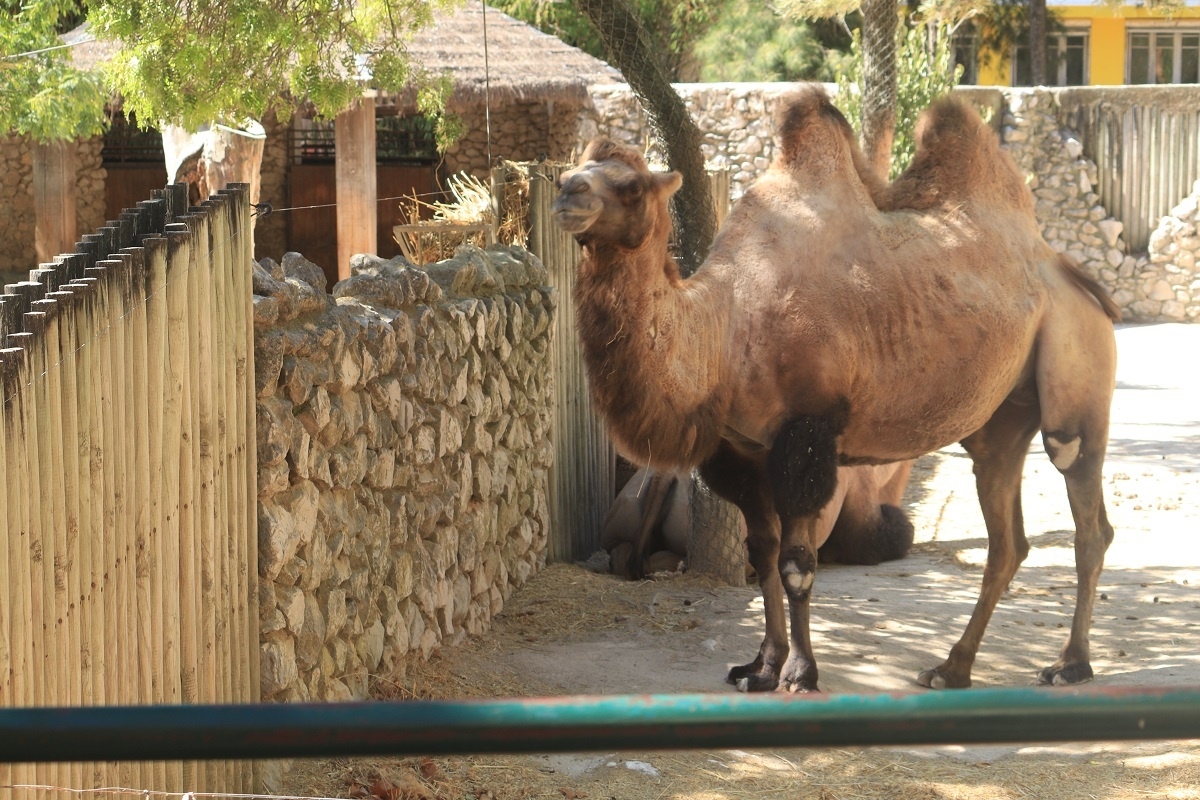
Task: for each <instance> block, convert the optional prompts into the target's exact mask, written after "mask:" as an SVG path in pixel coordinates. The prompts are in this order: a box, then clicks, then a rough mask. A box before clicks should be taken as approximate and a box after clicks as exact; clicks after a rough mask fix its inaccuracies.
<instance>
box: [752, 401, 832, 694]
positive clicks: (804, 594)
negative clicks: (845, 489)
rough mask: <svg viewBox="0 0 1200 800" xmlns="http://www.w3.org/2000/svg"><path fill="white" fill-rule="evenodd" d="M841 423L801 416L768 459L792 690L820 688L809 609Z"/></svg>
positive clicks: (784, 684) (783, 679)
mask: <svg viewBox="0 0 1200 800" xmlns="http://www.w3.org/2000/svg"><path fill="white" fill-rule="evenodd" d="M841 428H842V423H841V421H840V420H839V419H837V418H834V417H830V416H804V417H798V418H796V419H794V420H792V421H791V422H789V423H788V424H787V425H786V426H784V428H783V429H782V430H781V431H780V432H779V435H778V436H777V437H776V439H775V444H774V445H773V446H772V448H771V454H770V456H769V457H768V459H767V465H768V466H767V469H768V472H769V474H770V479H771V488H772V491H773V494H774V499H775V510H776V511H777V512H778V514H779V520H780V526H781V530H782V542H781V543H780V548H779V565H778V571H779V578H780V582H781V583H782V584H783V590H784V591H785V592H786V593H787V597H788V606H789V609H790V612H791V620H790V621H791V653H790V654H789V655H788V660H787V661H786V662H785V663H784V665H783V671H782V673H781V674H780V676H779V688H780V689H782V690H785V691H789V692H815V691H817V662H816V658H815V657H814V656H813V651H812V640H811V638H810V636H809V630H808V609H809V601H810V600H811V598H812V589H813V583H814V582H815V580H816V577H817V547H818V546H819V542H818V541H817V531H818V529H819V528H820V527H821V526H822V525H823V524H824V525H826V526H828V525H830V524H831V523H830V522H829V520H828V519H827V518H823V517H822V515H821V511H822V509H825V508H826V506H828V505H829V501H830V499H832V498H833V497H834V495H835V494H836V492H837V463H838V454H837V436H838V435H839V434H840V433H841Z"/></svg>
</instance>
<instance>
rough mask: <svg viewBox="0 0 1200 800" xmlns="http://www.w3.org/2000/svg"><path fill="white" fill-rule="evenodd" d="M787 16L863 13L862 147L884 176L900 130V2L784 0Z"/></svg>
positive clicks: (808, 16) (884, 0)
mask: <svg viewBox="0 0 1200 800" xmlns="http://www.w3.org/2000/svg"><path fill="white" fill-rule="evenodd" d="M779 8H780V11H782V12H783V13H784V14H785V15H787V16H790V17H796V18H805V19H822V18H828V17H834V16H845V15H846V14H848V13H850V12H851V11H853V10H855V9H856V8H858V9H860V10H861V11H862V71H861V73H860V74H861V80H860V89H861V92H862V108H863V114H862V129H861V136H862V144H863V152H864V153H865V154H866V156H867V159H868V160H869V161H870V162H871V164H872V165H873V166H874V167H875V170H876V171H877V172H878V173H879V174H880V175H887V174H888V172H889V171H890V167H891V153H892V137H893V135H894V134H893V131H894V130H895V127H896V84H897V75H896V26H897V25H898V24H899V21H900V6H899V3H898V2H897V0H861V1H860V0H781V2H780V4H779Z"/></svg>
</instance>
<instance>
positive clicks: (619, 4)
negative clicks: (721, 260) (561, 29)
mask: <svg viewBox="0 0 1200 800" xmlns="http://www.w3.org/2000/svg"><path fill="white" fill-rule="evenodd" d="M575 3H576V5H577V6H578V8H579V10H580V11H582V12H583V13H584V14H585V15H587V17H588V19H589V20H591V22H592V25H593V26H594V27H595V29H596V31H597V32H598V33H599V35H600V37H601V38H602V39H603V41H604V44H605V47H606V48H607V49H608V51H609V58H610V59H611V62H612V64H613V65H614V66H615V67H616V68H617V69H619V70H621V74H622V75H624V76H625V80H627V81H628V82H629V86H630V88H631V89H633V91H634V93H635V94H636V95H637V96H638V99H640V100H641V101H642V106H643V108H645V109H646V115H647V116H648V117H649V118H650V124H651V126H652V127H653V129H654V131H655V133H656V134H657V135H658V138H659V140H660V142H661V144H662V146H663V150H664V151H665V152H666V154H667V166H668V167H670V168H671V169H673V170H678V171H679V172H680V173H681V174H682V175H683V187H682V188H681V189H680V190H679V191H678V192H676V194H675V197H674V198H673V203H674V212H675V220H676V229H677V231H678V232H679V260H680V261H681V262H682V263H681V265H680V266H681V268H682V271H683V273H684V274H685V275H688V274H691V273H692V272H694V271H695V270H696V268H697V267H699V266H700V264H701V263H702V262H703V261H704V257H705V256H706V255H707V254H708V248H709V245H711V244H712V239H713V235H714V234H715V232H716V227H717V220H716V213H715V211H714V210H713V203H712V192H710V191H709V186H708V173H707V172H706V170H705V168H704V154H703V153H702V151H701V150H700V143H701V142H702V141H703V136H702V134H701V133H700V129H699V128H697V127H696V123H695V121H693V120H692V117H691V114H689V113H688V110H687V107H686V106H685V105H684V104H683V98H682V97H680V96H679V93H678V92H676V91H675V87H673V86H672V85H671V79H670V76H669V75H668V73H667V70H666V68H665V67H664V65H663V63H662V62H661V61H660V60H659V56H658V54H657V51H656V50H655V45H654V38H653V36H652V35H651V34H650V32H649V31H648V30H647V29H646V27H645V26H644V25H643V24H642V21H641V19H640V17H639V15H638V14H637V13H636V12H635V11H634V10H633V9H632V8H631V7H630V5H629V3H628V2H627V0H575Z"/></svg>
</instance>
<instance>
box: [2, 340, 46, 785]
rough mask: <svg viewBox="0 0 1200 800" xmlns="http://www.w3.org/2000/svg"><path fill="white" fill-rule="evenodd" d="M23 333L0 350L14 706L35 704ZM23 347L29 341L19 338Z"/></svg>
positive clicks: (18, 774) (32, 773)
mask: <svg viewBox="0 0 1200 800" xmlns="http://www.w3.org/2000/svg"><path fill="white" fill-rule="evenodd" d="M25 336H27V334H19V335H16V336H9V337H7V338H8V339H9V341H8V342H6V344H8V345H9V346H8V347H6V348H5V349H4V350H3V351H0V354H2V356H3V359H4V364H3V376H4V439H5V463H6V464H8V465H10V467H11V469H10V470H9V478H10V480H9V481H8V482H6V484H5V489H6V490H7V495H8V542H7V545H6V546H7V551H8V560H9V569H10V571H11V574H12V583H10V584H9V586H8V598H9V602H11V603H12V608H11V617H10V622H11V625H12V628H11V631H12V638H11V640H10V641H12V643H13V645H14V646H13V648H12V649H11V651H10V659H11V665H12V692H13V700H14V701H15V702H14V704H15V705H22V706H32V705H36V704H37V693H36V689H35V684H36V681H35V680H34V675H33V673H34V672H35V668H36V667H35V661H34V651H33V631H34V630H35V628H34V623H35V622H36V621H37V620H35V619H34V617H33V598H32V582H31V573H32V570H31V569H30V567H31V563H30V555H31V548H30V536H29V525H30V517H29V514H30V510H29V497H30V495H29V484H28V480H29V475H30V472H29V453H28V450H29V441H28V437H29V428H27V427H25V424H26V422H27V421H28V412H27V411H26V408H25V406H26V405H27V404H28V402H29V385H28V384H29V382H30V376H29V354H28V352H27V351H26V349H25V347H22V346H16V347H14V346H12V345H14V344H18V343H20V342H21V338H22V337H25ZM24 344H25V345H26V346H28V344H29V342H25V343H24ZM11 777H12V780H13V781H14V782H15V783H25V784H28V783H33V782H35V781H36V780H37V771H36V770H35V768H34V767H33V765H31V764H14V765H13V768H12V773H11ZM14 794H15V793H14Z"/></svg>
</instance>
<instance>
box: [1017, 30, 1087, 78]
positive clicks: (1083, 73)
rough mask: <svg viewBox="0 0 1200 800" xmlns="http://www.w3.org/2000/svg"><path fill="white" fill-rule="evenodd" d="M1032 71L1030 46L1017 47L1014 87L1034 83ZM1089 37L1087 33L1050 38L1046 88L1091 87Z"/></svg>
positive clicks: (1048, 41)
mask: <svg viewBox="0 0 1200 800" xmlns="http://www.w3.org/2000/svg"><path fill="white" fill-rule="evenodd" d="M1032 74H1033V73H1032V70H1031V69H1030V67H1029V45H1028V44H1020V45H1017V51H1016V53H1015V54H1014V56H1013V82H1012V85H1013V86H1029V85H1030V84H1031V83H1032V82H1033V77H1032ZM1087 83H1088V34H1087V32H1086V31H1066V32H1065V33H1052V34H1050V35H1049V36H1047V37H1046V84H1047V85H1048V86H1087Z"/></svg>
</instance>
